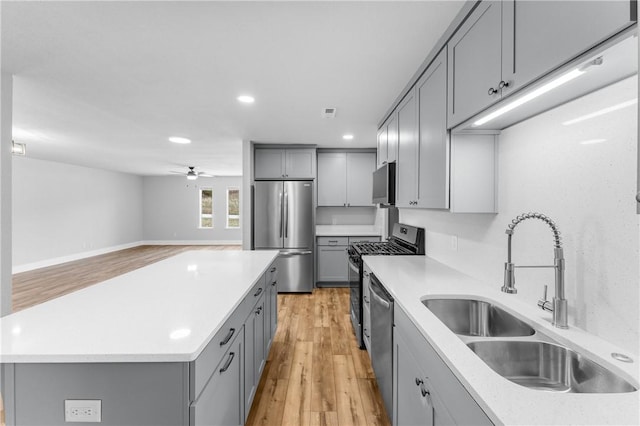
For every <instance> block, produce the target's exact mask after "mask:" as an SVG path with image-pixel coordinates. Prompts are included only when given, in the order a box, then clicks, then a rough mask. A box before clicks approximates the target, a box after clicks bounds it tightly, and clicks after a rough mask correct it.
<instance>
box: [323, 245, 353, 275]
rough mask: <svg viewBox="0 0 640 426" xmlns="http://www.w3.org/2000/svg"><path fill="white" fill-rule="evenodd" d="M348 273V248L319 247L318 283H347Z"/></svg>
mask: <svg viewBox="0 0 640 426" xmlns="http://www.w3.org/2000/svg"><path fill="white" fill-rule="evenodd" d="M348 273H349V264H348V258H347V247H346V246H318V281H337V282H346V281H347V280H348Z"/></svg>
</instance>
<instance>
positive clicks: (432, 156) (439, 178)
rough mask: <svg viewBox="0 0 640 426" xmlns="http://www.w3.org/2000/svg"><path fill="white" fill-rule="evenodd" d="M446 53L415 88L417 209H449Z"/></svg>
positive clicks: (441, 55) (432, 65)
mask: <svg viewBox="0 0 640 426" xmlns="http://www.w3.org/2000/svg"><path fill="white" fill-rule="evenodd" d="M446 68H447V50H446V49H443V50H442V51H441V52H440V54H439V55H438V56H437V57H436V59H435V60H434V61H433V63H432V64H431V65H430V66H429V68H428V69H427V71H426V72H425V74H424V75H423V76H422V78H421V79H420V80H419V81H418V83H417V84H416V97H417V99H418V111H419V116H418V120H419V126H418V128H419V150H418V151H419V167H418V170H419V172H418V175H419V180H418V206H420V207H425V208H434V209H448V208H449V134H448V132H447V107H446V104H447V70H446Z"/></svg>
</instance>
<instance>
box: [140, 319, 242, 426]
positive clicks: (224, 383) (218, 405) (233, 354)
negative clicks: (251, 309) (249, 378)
mask: <svg viewBox="0 0 640 426" xmlns="http://www.w3.org/2000/svg"><path fill="white" fill-rule="evenodd" d="M243 339H244V334H243V333H242V330H241V332H240V333H238V334H237V335H236V337H235V338H234V339H233V342H231V343H230V347H229V349H228V351H227V352H226V353H225V356H224V357H223V358H222V361H221V362H220V364H219V365H218V366H217V367H216V369H215V370H214V372H213V375H212V376H211V378H210V380H209V382H208V383H207V385H206V386H205V388H204V390H203V391H202V393H201V394H200V396H199V397H198V399H196V400H195V401H194V402H193V403H192V404H191V407H190V408H189V411H190V413H189V424H190V426H210V425H242V424H244V422H245V416H244V412H243V411H244V410H243V409H244V405H243V403H242V364H243V363H242V361H243V360H242V355H243ZM131 424H132V423H131Z"/></svg>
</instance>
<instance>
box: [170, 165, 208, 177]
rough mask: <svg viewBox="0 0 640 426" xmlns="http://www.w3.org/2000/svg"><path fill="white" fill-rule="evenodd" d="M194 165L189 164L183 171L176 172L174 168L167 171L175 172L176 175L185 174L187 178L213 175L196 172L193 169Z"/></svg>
mask: <svg viewBox="0 0 640 426" xmlns="http://www.w3.org/2000/svg"><path fill="white" fill-rule="evenodd" d="M195 168H196V167H195V166H189V170H188V171H187V172H186V173H185V172H176V171H174V170H172V171H170V172H169V173H175V174H178V175H185V176H186V177H187V179H189V180H196V179H198V178H199V177H213V175H210V174H208V173H204V172H197V171H196V170H195Z"/></svg>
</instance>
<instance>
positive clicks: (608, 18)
mask: <svg viewBox="0 0 640 426" xmlns="http://www.w3.org/2000/svg"><path fill="white" fill-rule="evenodd" d="M631 7H632V5H631V2H630V1H611V0H599V1H594V0H590V1H523V0H504V1H503V3H502V8H503V10H502V22H503V23H502V28H503V33H504V37H503V42H502V43H503V47H502V52H503V66H502V77H503V80H504V81H506V82H509V86H507V87H505V88H504V90H503V94H506V93H508V92H509V91H511V90H514V89H517V88H520V87H522V86H524V85H526V84H527V83H530V82H531V81H533V80H535V79H537V78H538V77H540V76H542V75H544V74H545V73H548V72H550V71H552V70H553V69H555V68H557V67H558V66H560V65H562V64H564V63H565V62H567V61H568V60H569V59H571V58H574V57H576V56H578V55H580V54H581V53H583V52H585V51H586V50H588V49H590V48H592V47H594V46H596V45H597V44H599V43H600V42H602V41H604V40H606V39H607V38H609V37H610V36H611V35H613V34H615V33H617V32H619V31H621V30H623V29H624V28H626V27H628V26H629V25H631V24H632V23H633V21H632V10H631ZM633 19H635V17H634V18H633ZM541 23H544V25H541Z"/></svg>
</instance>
